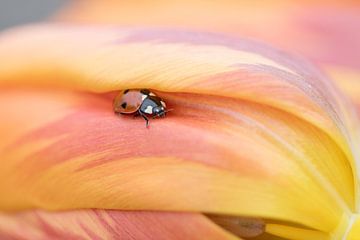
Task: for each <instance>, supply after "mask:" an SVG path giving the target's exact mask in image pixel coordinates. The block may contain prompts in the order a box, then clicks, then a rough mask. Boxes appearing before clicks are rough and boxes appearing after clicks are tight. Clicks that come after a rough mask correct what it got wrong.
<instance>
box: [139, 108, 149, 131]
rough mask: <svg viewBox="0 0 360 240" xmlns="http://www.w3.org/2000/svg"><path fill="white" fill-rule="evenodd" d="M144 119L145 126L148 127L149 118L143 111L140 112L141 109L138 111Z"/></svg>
mask: <svg viewBox="0 0 360 240" xmlns="http://www.w3.org/2000/svg"><path fill="white" fill-rule="evenodd" d="M138 113H139V114H140V115H141V116H142V117H143V118H144V119H145V121H146V127H149V119H148V118H147V117H146V116H145V114H144V113H142V112H141V111H139V112H138Z"/></svg>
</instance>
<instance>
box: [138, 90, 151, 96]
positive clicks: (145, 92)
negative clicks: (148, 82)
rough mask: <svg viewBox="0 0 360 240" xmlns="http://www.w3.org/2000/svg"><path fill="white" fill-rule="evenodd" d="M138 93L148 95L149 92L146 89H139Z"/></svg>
mask: <svg viewBox="0 0 360 240" xmlns="http://www.w3.org/2000/svg"><path fill="white" fill-rule="evenodd" d="M140 92H141V93H142V94H144V95H149V94H150V91H149V90H148V89H141V90H140Z"/></svg>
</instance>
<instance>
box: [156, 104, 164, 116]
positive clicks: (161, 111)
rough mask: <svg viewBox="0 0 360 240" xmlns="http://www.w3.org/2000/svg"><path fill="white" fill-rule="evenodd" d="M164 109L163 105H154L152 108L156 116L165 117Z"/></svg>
mask: <svg viewBox="0 0 360 240" xmlns="http://www.w3.org/2000/svg"><path fill="white" fill-rule="evenodd" d="M165 113H166V110H165V108H164V107H163V106H156V107H154V108H153V114H154V116H156V117H165Z"/></svg>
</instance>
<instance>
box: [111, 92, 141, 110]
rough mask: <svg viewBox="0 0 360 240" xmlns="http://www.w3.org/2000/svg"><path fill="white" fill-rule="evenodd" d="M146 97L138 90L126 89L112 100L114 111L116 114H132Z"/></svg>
mask: <svg viewBox="0 0 360 240" xmlns="http://www.w3.org/2000/svg"><path fill="white" fill-rule="evenodd" d="M144 98H146V95H144V94H143V93H141V92H140V90H138V89H131V90H129V89H127V90H125V91H123V92H120V93H119V95H117V96H116V98H115V100H114V111H115V112H116V113H123V114H132V113H135V112H136V111H138V110H139V108H140V106H141V104H142V102H143V100H144Z"/></svg>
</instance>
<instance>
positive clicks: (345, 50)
mask: <svg viewBox="0 0 360 240" xmlns="http://www.w3.org/2000/svg"><path fill="white" fill-rule="evenodd" d="M154 2H156V4H154ZM359 11H360V5H359V2H358V1H251V2H249V1H241V0H225V1H224V0H213V1H211V2H208V1H199V0H198V1H193V0H173V1H162V0H156V1H128V2H123V1H99V0H90V1H89V0H85V1H84V0H82V1H81V0H80V1H73V2H71V4H69V6H68V7H66V8H65V9H64V10H63V11H61V12H60V13H59V14H58V15H57V16H56V18H55V19H56V20H58V21H70V22H80V23H84V22H86V23H89V22H90V23H99V22H100V23H110V24H114V23H116V24H122V25H124V26H144V24H146V26H156V27H178V28H183V29H191V30H196V31H209V32H222V33H226V34H229V35H232V36H247V37H251V38H255V39H260V40H262V41H265V42H267V43H271V44H272V45H274V46H277V47H280V48H281V49H286V50H287V51H289V52H293V53H297V54H301V55H302V56H306V57H307V58H309V59H311V60H313V61H316V62H318V63H326V64H333V65H334V64H337V65H341V66H347V67H352V68H357V69H360V51H359V42H360V32H359V31H358V29H359V27H360V15H359ZM254 13H256V14H254ZM269 26H270V27H269Z"/></svg>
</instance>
